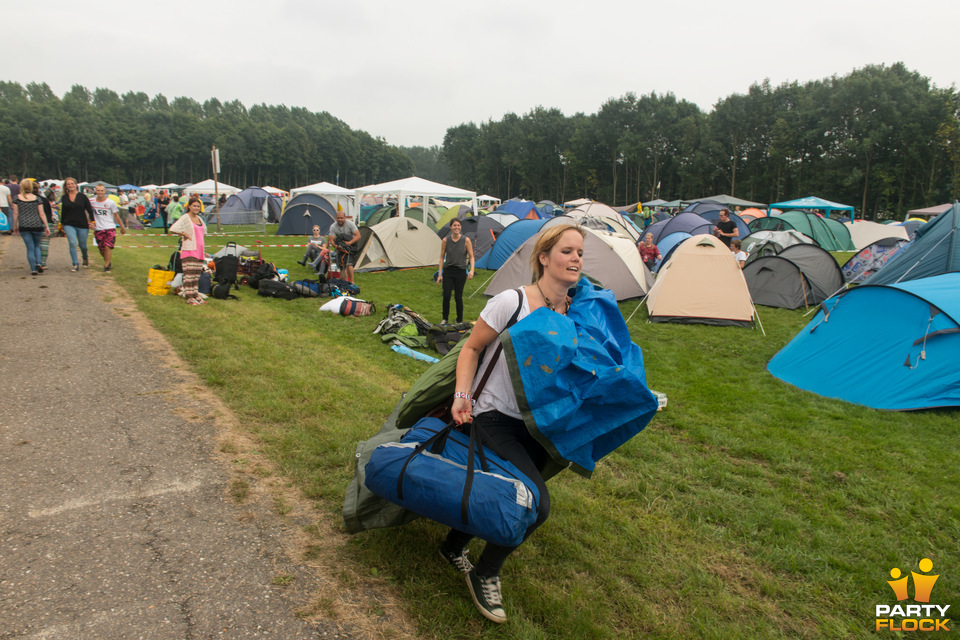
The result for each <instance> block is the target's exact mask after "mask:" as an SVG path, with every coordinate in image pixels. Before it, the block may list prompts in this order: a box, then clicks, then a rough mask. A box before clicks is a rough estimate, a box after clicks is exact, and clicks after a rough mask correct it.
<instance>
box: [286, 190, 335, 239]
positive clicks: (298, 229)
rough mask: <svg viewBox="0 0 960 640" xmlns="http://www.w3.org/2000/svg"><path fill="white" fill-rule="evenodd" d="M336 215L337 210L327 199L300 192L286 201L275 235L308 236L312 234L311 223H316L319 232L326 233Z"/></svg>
mask: <svg viewBox="0 0 960 640" xmlns="http://www.w3.org/2000/svg"><path fill="white" fill-rule="evenodd" d="M336 217H337V210H336V209H335V208H334V206H333V204H332V203H331V202H330V201H329V200H327V199H326V198H324V197H323V196H320V195H317V194H315V193H301V194H299V195H296V196H294V197H293V199H292V200H291V201H290V202H288V203H287V207H286V208H285V209H284V210H283V218H281V219H280V226H279V228H277V234H276V235H278V236H309V235H312V234H313V231H312V229H313V225H318V226H319V227H320V233H321V234H323V235H326V233H327V231H328V230H329V229H330V225H332V224H333V223H334V222H335V219H336Z"/></svg>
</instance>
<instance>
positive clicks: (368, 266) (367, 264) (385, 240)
mask: <svg viewBox="0 0 960 640" xmlns="http://www.w3.org/2000/svg"><path fill="white" fill-rule="evenodd" d="M369 230H370V231H369V233H370V237H369V238H368V239H367V242H366V243H365V244H364V246H363V249H361V250H360V254H359V255H358V256H357V260H356V269H357V271H379V270H381V269H408V268H411V267H427V266H430V265H433V266H434V267H436V266H438V265H439V264H440V244H441V241H440V237H439V236H438V235H437V234H436V233H435V232H434V231H432V230H431V229H430V227H428V226H427V225H425V224H423V223H422V222H420V221H419V220H417V219H415V218H389V219H387V220H384V221H383V222H381V223H380V224H376V225H374V226H372V227H369Z"/></svg>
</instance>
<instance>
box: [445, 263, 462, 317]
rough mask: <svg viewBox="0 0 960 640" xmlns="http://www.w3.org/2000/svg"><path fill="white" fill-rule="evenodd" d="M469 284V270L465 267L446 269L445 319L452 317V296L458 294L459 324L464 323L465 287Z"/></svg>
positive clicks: (456, 296)
mask: <svg viewBox="0 0 960 640" xmlns="http://www.w3.org/2000/svg"><path fill="white" fill-rule="evenodd" d="M465 284H467V270H466V269H464V268H463V267H446V268H444V270H443V319H444V320H446V319H448V318H449V317H450V294H451V293H454V294H456V295H455V296H454V297H455V298H456V300H457V322H458V323H460V322H463V285H465Z"/></svg>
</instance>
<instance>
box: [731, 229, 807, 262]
mask: <svg viewBox="0 0 960 640" xmlns="http://www.w3.org/2000/svg"><path fill="white" fill-rule="evenodd" d="M741 242H742V246H741V249H743V250H744V251H745V252H746V253H747V264H749V263H751V262H753V261H754V260H756V259H757V258H761V257H763V256H775V255H777V254H778V253H780V252H781V251H783V250H784V249H786V248H787V247H792V246H793V245H795V244H814V242H813V238H811V237H809V236H805V235H803V234H802V233H800V232H799V231H794V230H793V229H790V230H788V231H754V232H753V233H751V234H750V235H748V236H747V237H746V238H742V239H741Z"/></svg>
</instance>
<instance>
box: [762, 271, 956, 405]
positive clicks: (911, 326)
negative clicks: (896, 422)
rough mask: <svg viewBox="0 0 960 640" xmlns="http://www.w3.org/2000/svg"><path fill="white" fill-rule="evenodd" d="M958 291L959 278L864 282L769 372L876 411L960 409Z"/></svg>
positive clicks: (823, 314)
mask: <svg viewBox="0 0 960 640" xmlns="http://www.w3.org/2000/svg"><path fill="white" fill-rule="evenodd" d="M880 273H883V272H882V271H881V272H880ZM957 291H960V273H947V274H944V275H940V276H935V277H932V278H923V279H920V280H911V281H909V282H902V283H900V284H895V285H860V286H858V287H857V288H855V289H851V290H849V291H847V292H846V293H844V294H843V295H841V296H836V297H833V298H830V299H829V300H827V301H826V302H824V303H823V305H822V309H821V310H820V312H819V313H817V315H816V316H815V317H814V318H813V320H812V321H811V322H810V324H808V325H807V326H806V327H804V328H803V329H802V330H801V331H800V333H798V334H797V335H796V336H795V337H794V338H793V340H791V341H790V343H789V344H788V345H787V346H785V347H784V348H783V349H781V350H780V352H779V353H777V355H775V356H774V357H773V359H772V360H770V363H769V364H768V365H767V370H768V371H770V373H772V374H773V375H774V376H776V377H777V378H780V379H781V380H783V381H784V382H789V383H790V384H792V385H795V386H797V387H800V388H801V389H806V390H807V391H812V392H814V393H817V394H820V395H822V396H828V397H831V398H839V399H841V400H846V401H847V402H854V403H857V404H862V405H866V406H868V407H873V408H874V409H889V410H906V409H924V408H928V407H955V406H960V369H958V368H957V363H958V362H960V323H958V320H960V296H957Z"/></svg>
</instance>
